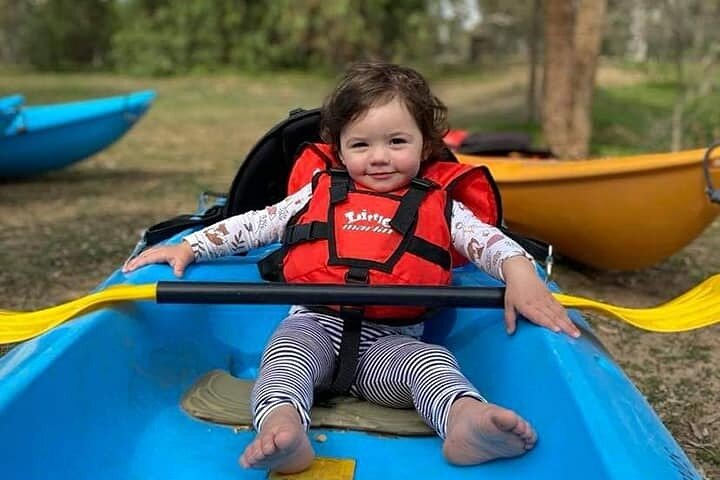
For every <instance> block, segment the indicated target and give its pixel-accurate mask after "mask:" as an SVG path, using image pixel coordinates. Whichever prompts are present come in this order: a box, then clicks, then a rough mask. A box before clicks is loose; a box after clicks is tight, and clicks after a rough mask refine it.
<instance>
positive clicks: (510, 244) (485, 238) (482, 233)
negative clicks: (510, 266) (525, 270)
mask: <svg viewBox="0 0 720 480" xmlns="http://www.w3.org/2000/svg"><path fill="white" fill-rule="evenodd" d="M451 222H452V229H451V233H452V240H453V246H454V247H455V249H456V250H457V251H458V252H460V253H461V254H463V255H464V256H465V257H467V259H468V260H470V261H471V262H473V263H474V264H475V265H476V266H477V267H478V268H479V269H481V270H483V271H484V272H487V273H489V274H490V275H492V276H493V277H495V278H498V279H500V280H504V278H503V274H502V263H503V261H505V260H507V259H508V258H510V257H515V256H518V255H523V256H525V257H527V258H528V259H531V260H532V257H531V256H530V255H529V254H528V253H527V252H526V251H525V249H523V248H522V247H521V246H520V245H518V244H517V243H516V242H515V241H514V240H512V239H511V238H509V237H508V236H506V235H505V234H504V233H502V232H501V231H500V230H499V229H497V228H495V227H493V226H492V225H488V224H487V223H483V222H482V221H480V219H478V218H477V217H476V216H475V215H474V214H473V213H472V211H470V209H469V208H467V207H466V206H465V205H463V204H462V203H460V202H457V201H453V206H452V220H451Z"/></svg>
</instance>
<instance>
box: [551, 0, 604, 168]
mask: <svg viewBox="0 0 720 480" xmlns="http://www.w3.org/2000/svg"><path fill="white" fill-rule="evenodd" d="M606 9H607V2H606V0H577V1H576V2H573V1H572V0H545V62H544V72H543V73H544V81H543V89H544V91H543V106H542V129H543V134H544V136H545V140H546V141H547V143H548V146H549V147H550V150H551V151H552V152H553V153H554V154H555V155H556V156H558V157H559V158H584V157H587V155H588V149H589V145H590V136H591V133H592V123H591V119H590V108H591V105H592V97H593V91H594V88H595V72H596V70H597V62H598V57H599V54H600V45H601V40H602V32H603V28H604V22H605V14H606Z"/></svg>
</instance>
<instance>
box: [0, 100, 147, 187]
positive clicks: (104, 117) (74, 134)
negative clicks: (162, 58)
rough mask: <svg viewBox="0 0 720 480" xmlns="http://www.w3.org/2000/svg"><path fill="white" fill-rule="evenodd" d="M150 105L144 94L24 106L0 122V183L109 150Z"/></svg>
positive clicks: (61, 166) (56, 167) (55, 167)
mask: <svg viewBox="0 0 720 480" xmlns="http://www.w3.org/2000/svg"><path fill="white" fill-rule="evenodd" d="M16 97H17V96H16ZM10 98H12V97H10ZM154 99H155V92H154V91H152V90H145V91H140V92H135V93H130V94H127V95H119V96H114V97H106V98H100V99H94V100H84V101H80V102H71V103H58V104H51V105H37V106H22V107H21V108H19V110H18V111H17V112H15V113H14V114H13V115H7V116H0V118H4V119H6V121H5V124H3V123H0V177H11V178H12V177H26V176H31V175H37V174H39V173H44V172H47V171H50V170H57V169H60V168H63V167H65V166H67V165H70V164H73V163H75V162H78V161H80V160H82V159H84V158H87V157H89V156H91V155H93V154H95V153H97V152H99V151H101V150H103V149H104V148H107V147H108V146H109V145H111V144H112V143H113V142H115V141H116V140H118V139H119V138H120V137H122V136H123V134H125V132H127V131H128V130H129V129H130V128H131V127H132V126H133V125H134V124H135V123H136V122H137V121H138V120H139V119H140V117H141V116H142V115H143V114H144V113H145V112H146V111H147V109H148V108H149V107H150V105H151V104H152V102H153V100H154ZM2 105H3V104H2V103H0V110H2ZM17 106H19V104H16V105H15V107H13V108H16V107H17Z"/></svg>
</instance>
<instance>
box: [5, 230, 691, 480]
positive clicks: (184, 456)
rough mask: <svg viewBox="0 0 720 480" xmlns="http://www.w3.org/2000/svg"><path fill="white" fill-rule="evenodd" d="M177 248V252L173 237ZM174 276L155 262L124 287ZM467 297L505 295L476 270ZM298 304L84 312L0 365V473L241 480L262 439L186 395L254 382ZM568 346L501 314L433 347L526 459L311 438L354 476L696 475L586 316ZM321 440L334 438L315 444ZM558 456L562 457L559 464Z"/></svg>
mask: <svg viewBox="0 0 720 480" xmlns="http://www.w3.org/2000/svg"><path fill="white" fill-rule="evenodd" d="M178 240H179V238H178V237H176V238H175V239H174V241H178ZM268 251H269V250H268V249H262V250H258V251H253V252H250V253H249V254H248V255H247V256H245V257H231V258H223V259H218V260H216V261H213V262H208V263H205V264H198V265H193V266H191V267H190V268H189V269H188V271H187V272H186V277H185V278H186V279H187V280H191V281H209V280H213V281H253V282H254V281H260V279H259V277H258V274H257V268H256V262H257V261H258V260H259V259H260V258H261V257H263V256H264V255H266V254H267V253H268ZM161 280H174V277H173V275H172V272H171V270H170V269H169V268H168V267H167V266H160V265H153V266H149V267H145V268H143V269H141V270H139V271H137V272H134V273H132V274H130V275H129V276H127V277H126V276H124V275H123V274H121V273H120V272H115V273H114V274H113V275H112V276H111V277H110V278H109V279H108V280H107V281H106V282H105V284H104V285H103V286H102V287H105V286H109V285H113V284H117V283H137V284H140V283H148V282H156V281H161ZM455 283H456V284H458V285H464V286H467V285H474V286H479V285H480V286H482V285H487V286H497V285H498V282H497V281H495V280H493V279H491V278H490V277H488V276H487V275H485V274H482V273H480V272H479V271H477V270H476V269H475V268H474V267H465V268H463V269H459V270H457V271H456V275H455ZM287 308H288V306H287V305H285V306H282V305H279V306H256V305H245V306H240V305H238V306H235V305H171V304H164V305H160V304H155V303H154V302H136V303H132V304H123V305H118V306H116V307H113V308H107V309H104V310H100V311H97V312H95V313H92V314H88V315H85V316H83V317H80V318H78V319H76V320H73V321H71V322H69V323H66V324H64V325H62V326H60V327H58V328H56V329H54V330H52V331H51V332H48V333H47V334H45V335H42V336H40V337H38V338H36V339H34V340H31V341H28V342H25V343H23V344H21V345H20V346H18V347H16V348H15V349H14V350H12V351H11V352H10V353H8V354H7V355H6V356H5V357H3V358H2V359H0V438H2V439H4V440H5V445H4V447H3V448H2V449H0V465H3V473H4V474H5V475H8V477H7V478H13V479H14V478H22V479H25V480H30V479H45V478H50V477H51V478H58V479H64V478H67V479H85V478H88V479H89V478H97V476H98V472H103V473H102V478H105V479H127V478H143V479H167V478H173V479H177V480H179V479H197V478H213V479H238V478H248V479H252V478H257V479H260V478H266V473H265V472H261V471H254V470H243V469H241V468H240V467H239V466H238V464H237V457H238V455H239V454H240V453H241V452H242V450H243V448H244V447H245V445H246V444H247V443H248V442H249V441H250V440H251V439H252V436H253V434H252V432H249V431H235V430H233V429H232V428H228V427H222V426H217V425H213V424H210V423H206V422H202V421H199V420H196V419H194V418H191V417H190V416H188V415H187V414H185V413H184V412H183V411H182V410H181V408H180V405H179V404H180V399H181V397H182V395H183V393H184V392H185V391H186V390H187V389H188V388H189V387H190V386H191V385H192V384H193V383H194V382H195V381H196V380H197V379H198V378H200V377H201V376H202V375H204V374H205V373H207V372H208V371H210V370H213V369H218V368H219V369H224V370H227V371H229V372H230V373H231V374H233V375H235V376H237V377H239V378H248V379H252V378H255V376H256V375H257V365H258V362H259V358H260V355H261V351H262V348H263V346H264V345H265V343H266V341H267V340H268V338H269V337H270V335H271V333H272V331H273V329H274V328H275V326H276V325H277V323H278V322H279V321H280V320H281V319H282V318H283V317H284V315H285V314H286V312H287ZM572 315H573V319H574V320H575V321H576V323H577V324H578V325H579V326H581V327H582V328H583V330H584V331H585V334H584V335H583V337H582V338H580V339H577V340H575V339H571V338H569V337H567V336H564V335H558V334H554V333H552V332H550V331H547V330H545V329H541V328H539V327H536V326H533V325H530V324H528V323H526V322H523V323H521V324H520V325H519V329H518V331H517V333H516V334H515V335H513V336H508V335H506V334H505V332H504V327H503V322H502V312H501V311H500V310H497V309H472V308H468V309H446V310H444V311H443V312H441V313H440V314H439V315H438V316H437V318H434V319H432V320H430V321H428V324H427V328H426V337H427V339H428V340H430V341H433V342H438V343H441V344H443V345H445V346H447V347H448V348H450V349H451V350H452V351H453V352H454V354H455V355H456V357H457V358H458V361H459V363H460V365H461V367H462V369H463V371H464V372H465V373H466V375H467V376H468V378H470V380H471V381H472V382H473V383H474V384H475V385H477V386H478V388H479V389H480V390H481V392H482V393H483V394H484V395H485V396H486V397H487V398H488V399H490V400H491V401H493V402H495V403H498V404H501V405H503V406H506V407H508V408H512V409H515V410H516V411H518V412H520V413H521V414H522V415H523V416H524V417H526V418H527V419H528V420H530V421H531V422H532V423H533V425H534V426H535V427H536V429H537V430H538V432H539V438H540V440H539V442H538V444H537V446H536V448H535V449H534V450H532V451H531V452H529V453H528V454H527V455H525V456H523V457H521V458H518V459H513V460H505V461H497V462H491V463H489V464H487V465H481V466H476V467H470V468H459V467H453V466H451V465H448V464H447V463H446V462H445V461H444V459H443V457H442V454H441V440H440V439H438V438H436V437H420V438H418V437H393V436H383V435H377V434H368V433H362V432H351V431H339V430H317V431H315V430H313V431H312V432H311V439H312V442H313V447H314V449H315V451H316V453H317V455H319V456H322V457H336V458H350V459H354V460H355V461H356V469H355V475H354V477H353V478H355V479H357V480H365V479H376V478H385V479H394V478H398V479H399V478H408V477H409V476H412V475H417V476H420V477H422V478H453V479H456V478H457V479H464V478H468V479H469V478H483V479H489V480H494V479H507V478H533V479H555V480H557V479H574V478H578V475H579V472H581V474H582V478H587V479H589V480H609V479H613V480H615V479H627V478H663V479H684V480H685V479H695V478H697V479H700V476H699V475H698V474H697V472H696V471H695V470H694V469H693V467H692V466H691V464H690V462H689V460H688V459H687V457H686V456H685V454H684V453H683V451H682V450H681V449H680V447H679V446H678V444H677V443H676V442H675V440H674V439H673V438H672V436H671V435H670V433H669V432H668V431H667V430H666V429H665V427H664V426H663V425H662V423H661V422H660V420H659V419H658V417H657V416H656V414H655V413H654V412H653V411H652V409H651V408H650V406H649V405H648V404H647V402H646V401H645V399H644V398H643V397H642V395H641V394H640V393H639V392H638V391H637V389H636V388H635V387H634V386H633V385H632V383H631V382H630V381H629V380H628V378H627V377H626V376H625V374H624V373H623V372H622V370H621V369H620V368H619V367H618V366H617V365H616V364H615V362H614V361H613V360H612V358H610V356H609V355H608V354H607V352H606V351H605V350H604V348H603V347H602V345H600V343H599V342H598V341H597V340H596V338H595V337H594V335H593V334H592V332H591V331H590V329H589V327H588V325H587V323H586V322H585V321H584V319H583V318H582V317H581V316H580V315H579V314H577V312H572ZM317 433H323V434H325V435H326V437H327V439H326V440H325V441H323V442H319V441H317V440H316V434H317ZM559 459H562V460H559Z"/></svg>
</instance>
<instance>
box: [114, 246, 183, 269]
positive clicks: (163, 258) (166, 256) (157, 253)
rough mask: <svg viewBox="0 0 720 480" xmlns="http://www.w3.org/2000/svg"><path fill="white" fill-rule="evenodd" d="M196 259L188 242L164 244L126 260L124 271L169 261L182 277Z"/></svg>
mask: <svg viewBox="0 0 720 480" xmlns="http://www.w3.org/2000/svg"><path fill="white" fill-rule="evenodd" d="M193 261H195V255H193V251H192V248H190V245H189V244H188V243H187V242H181V243H180V244H178V245H164V246H161V247H153V248H150V249H148V250H145V251H144V252H142V253H141V254H140V255H138V256H137V257H135V258H132V259H130V260H128V261H127V262H125V265H123V268H122V271H123V273H128V272H132V271H133V270H136V269H138V268H140V267H142V266H143V265H147V264H149V263H167V264H169V265H170V266H171V267H173V273H174V274H175V276H176V277H182V275H183V273H184V272H185V267H187V266H188V265H190V264H191V263H192V262H193Z"/></svg>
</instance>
